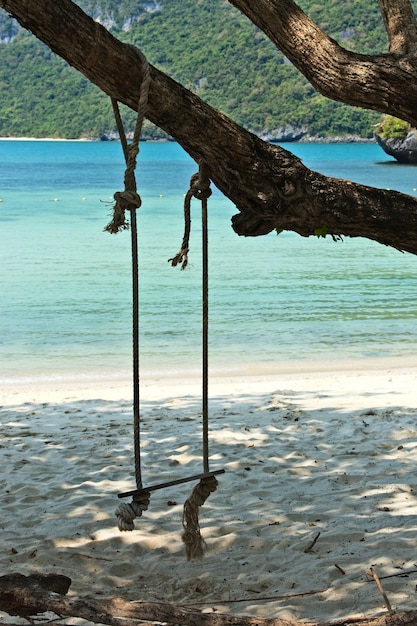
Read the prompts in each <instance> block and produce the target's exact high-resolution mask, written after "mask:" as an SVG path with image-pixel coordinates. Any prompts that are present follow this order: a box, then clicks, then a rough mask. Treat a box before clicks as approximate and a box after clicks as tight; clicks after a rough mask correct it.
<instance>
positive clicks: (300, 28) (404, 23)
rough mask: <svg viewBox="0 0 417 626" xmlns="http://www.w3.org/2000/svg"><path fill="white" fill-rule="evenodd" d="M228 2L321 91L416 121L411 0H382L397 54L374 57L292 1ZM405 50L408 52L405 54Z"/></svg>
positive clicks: (416, 72)
mask: <svg viewBox="0 0 417 626" xmlns="http://www.w3.org/2000/svg"><path fill="white" fill-rule="evenodd" d="M229 2H230V4H233V5H234V6H235V7H237V8H238V9H239V10H240V11H241V12H242V13H244V14H245V15H246V16H247V17H248V18H249V19H250V20H251V21H252V22H253V23H254V24H256V26H258V27H259V28H260V29H261V30H263V31H264V33H265V34H266V35H267V36H268V37H269V39H271V41H272V42H273V43H274V44H275V45H276V46H277V47H278V48H279V49H280V50H281V51H282V52H283V53H284V54H285V55H286V56H287V57H288V59H290V61H291V62H292V63H293V64H294V65H295V66H296V67H297V68H298V69H299V70H300V72H301V73H302V74H304V76H305V77H306V78H307V79H308V80H309V81H310V83H311V84H312V85H314V87H315V88H316V89H317V91H319V92H320V93H322V94H323V95H325V96H327V97H328V98H332V99H333V100H338V101H340V102H345V103H346V104H351V105H353V106H359V107H362V108H365V109H373V110H375V111H380V112H381V113H388V114H390V115H396V116H397V117H399V118H401V119H404V120H406V121H409V122H410V124H411V125H412V126H417V110H416V107H415V102H416V98H417V80H416V79H417V63H416V58H415V56H414V54H413V53H414V51H415V47H416V45H417V41H416V37H417V25H416V21H415V17H414V13H413V11H412V9H411V7H410V6H409V1H408V0H380V4H381V6H383V7H385V9H386V10H385V14H384V15H383V17H384V19H385V25H386V28H387V29H388V28H389V34H390V37H391V48H392V47H395V54H381V55H375V56H371V55H364V54H357V53H355V52H351V51H348V50H345V49H344V48H343V47H342V46H340V45H339V44H338V43H337V42H336V41H335V40H334V39H332V38H331V37H329V36H328V35H326V33H324V32H323V31H322V30H321V29H320V28H319V27H318V26H317V25H316V24H315V23H314V22H313V21H312V20H311V19H310V18H309V17H308V16H307V15H306V14H305V13H304V12H303V11H302V10H301V9H300V8H299V7H298V5H297V4H296V3H295V2H294V1H293V0H257V2H254V1H253V0H229ZM407 6H408V10H407ZM388 7H390V10H388ZM402 11H405V15H404V16H403V15H402ZM400 15H401V19H399V16H400ZM400 28H402V29H404V30H401V31H400V30H399V29H400ZM400 35H401V37H400ZM404 49H405V50H407V54H406V53H405V52H404V53H402V51H403V50H404ZM408 51H410V54H408Z"/></svg>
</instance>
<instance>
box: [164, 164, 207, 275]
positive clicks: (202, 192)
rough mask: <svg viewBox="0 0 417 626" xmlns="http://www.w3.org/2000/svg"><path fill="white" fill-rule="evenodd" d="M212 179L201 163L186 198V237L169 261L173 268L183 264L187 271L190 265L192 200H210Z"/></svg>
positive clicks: (192, 178) (182, 267) (182, 266)
mask: <svg viewBox="0 0 417 626" xmlns="http://www.w3.org/2000/svg"><path fill="white" fill-rule="evenodd" d="M210 196H211V189H210V179H209V177H208V175H207V168H206V166H205V164H204V163H201V164H200V166H199V169H198V172H197V173H196V174H193V175H192V176H191V179H190V188H189V190H188V191H187V193H186V194H185V198H184V237H183V239H182V244H181V248H180V250H179V252H178V254H176V255H175V256H174V257H173V258H172V259H168V262H169V263H171V265H172V267H176V266H177V265H179V264H180V263H181V269H182V270H185V268H186V267H187V265H188V251H189V243H190V233H191V200H192V198H196V199H197V200H201V201H202V202H203V201H205V200H207V199H208V198H210Z"/></svg>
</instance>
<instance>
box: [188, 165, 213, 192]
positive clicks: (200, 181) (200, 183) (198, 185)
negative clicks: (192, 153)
mask: <svg viewBox="0 0 417 626" xmlns="http://www.w3.org/2000/svg"><path fill="white" fill-rule="evenodd" d="M190 193H191V195H192V196H194V198H197V200H207V199H208V198H210V196H211V194H212V191H211V189H210V179H209V178H208V177H207V176H205V175H204V173H203V171H202V168H200V170H199V171H198V172H197V173H196V174H193V175H192V176H191V179H190Z"/></svg>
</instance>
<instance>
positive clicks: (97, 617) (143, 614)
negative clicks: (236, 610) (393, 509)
mask: <svg viewBox="0 0 417 626" xmlns="http://www.w3.org/2000/svg"><path fill="white" fill-rule="evenodd" d="M39 577H40V576H39V575H34V576H27V577H26V576H23V575H22V574H9V575H7V576H1V577H0V610H1V611H5V612H7V613H9V614H10V615H19V616H21V617H26V618H29V617H30V616H33V615H38V614H40V613H45V612H47V611H51V612H54V613H56V614H57V615H59V616H66V617H68V616H71V617H80V618H82V619H85V620H88V621H90V622H93V623H96V624H108V625H109V626H146V625H148V626H151V624H153V623H155V622H158V623H160V622H165V623H168V624H177V626H179V625H181V626H344V625H347V624H357V625H358V626H361V624H362V625H363V626H415V624H416V623H417V611H408V612H404V613H391V614H387V615H385V616H382V617H377V618H363V619H360V618H346V619H344V620H343V619H341V620H337V621H335V622H325V623H320V624H319V623H318V622H294V621H288V620H282V619H279V618H261V617H248V616H244V615H227V614H221V613H217V612H213V613H202V612H201V611H197V610H192V609H187V608H184V607H181V606H174V605H171V604H164V603H156V602H141V601H137V602H126V601H125V600H122V599H121V598H107V599H106V598H102V599H100V600H96V599H94V598H76V597H71V598H68V597H63V596H62V595H59V593H56V592H53V591H50V590H49V588H48V586H45V585H42V584H41V583H40V582H39V580H37V578H39ZM46 577H48V576H46ZM52 577H54V578H57V576H56V575H52ZM58 578H59V576H58ZM61 578H63V579H67V580H69V579H68V578H67V577H66V576H61ZM60 593H64V594H65V593H66V591H64V592H63V591H62V590H61V592H60Z"/></svg>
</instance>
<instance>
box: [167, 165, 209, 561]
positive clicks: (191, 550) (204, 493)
mask: <svg viewBox="0 0 417 626" xmlns="http://www.w3.org/2000/svg"><path fill="white" fill-rule="evenodd" d="M210 195H211V189H210V179H209V177H208V174H207V168H206V166H205V164H204V163H200V166H199V170H198V173H197V174H194V175H193V176H192V177H191V180H190V188H189V190H188V192H187V194H186V196H185V200H184V223H185V225H184V237H183V240H182V244H181V248H180V250H179V252H178V253H177V254H176V256H175V257H173V258H172V259H169V261H170V262H171V265H172V266H173V267H176V266H177V265H179V264H181V269H182V270H184V269H185V268H186V267H187V264H188V251H189V239H190V232H191V199H192V198H193V197H194V198H197V199H198V200H201V221H202V266H203V269H202V317H203V332H202V335H203V339H202V372H203V375H202V413H203V466H204V472H205V473H208V472H209V471H210V468H209V436H208V427H209V423H208V418H209V415H208V320H209V316H208V228H207V200H208V198H209V197H210ZM217 485H218V482H217V479H216V478H215V477H214V476H209V477H206V478H203V479H201V480H200V482H199V484H198V485H196V486H195V487H194V489H193V491H192V492H191V495H190V497H189V498H188V499H187V500H186V501H185V504H184V513H183V520H182V523H183V528H184V532H183V534H182V540H183V542H184V544H185V550H186V554H187V558H188V560H190V559H201V558H202V556H203V555H204V547H205V542H204V539H203V538H202V536H201V532H200V524H199V519H198V513H199V508H200V506H202V505H203V504H204V502H205V501H206V500H207V498H208V497H209V495H210V493H212V492H213V491H216V489H217Z"/></svg>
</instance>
